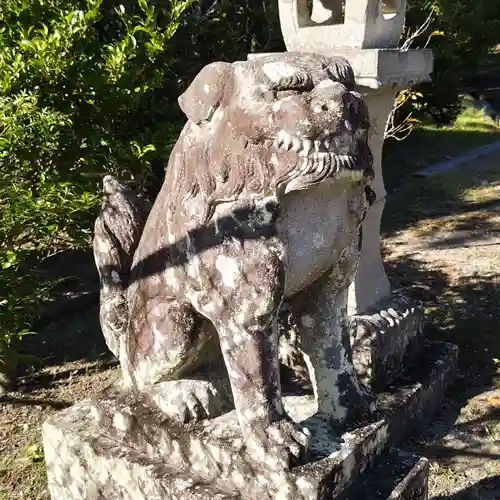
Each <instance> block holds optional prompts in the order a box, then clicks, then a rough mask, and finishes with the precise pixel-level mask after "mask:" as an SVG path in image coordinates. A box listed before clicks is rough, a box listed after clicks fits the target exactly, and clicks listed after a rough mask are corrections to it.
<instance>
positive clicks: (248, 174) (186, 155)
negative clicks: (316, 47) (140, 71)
mask: <svg viewBox="0 0 500 500" xmlns="http://www.w3.org/2000/svg"><path fill="white" fill-rule="evenodd" d="M325 78H327V79H329V80H330V81H331V82H332V84H333V82H338V84H341V85H342V86H344V87H343V88H345V89H346V91H351V90H352V89H353V88H354V83H355V80H354V74H353V71H352V68H351V66H350V65H349V63H348V62H347V61H346V60H345V59H343V58H340V57H338V58H328V57H322V56H318V55H308V54H293V53H290V54H288V57H287V58H286V60H284V58H283V54H279V55H269V56H263V57H260V58H256V59H254V60H250V61H245V62H236V63H234V64H230V63H221V62H219V63H213V64H210V65H208V66H206V67H205V68H204V69H203V70H202V71H201V72H200V73H199V74H198V75H197V76H196V78H195V79H194V81H193V83H192V84H191V86H190V87H189V88H188V89H187V91H186V92H185V93H184V94H183V95H182V96H181V97H180V98H179V104H180V106H181V109H182V110H183V111H184V113H185V114H186V116H187V117H188V122H187V124H186V125H185V127H184V129H183V131H182V133H181V136H180V137H179V140H178V142H177V144H176V145H175V147H174V149H173V151H172V154H171V157H170V161H169V165H168V167H167V172H166V179H165V181H166V183H167V185H168V186H169V188H170V189H169V191H170V198H169V201H168V207H166V209H167V214H168V215H167V216H169V217H170V218H171V217H174V216H175V215H174V213H178V212H179V210H181V211H182V210H183V208H182V207H184V206H185V205H189V204H190V203H192V202H195V201H196V203H195V204H196V209H195V213H193V211H191V212H190V216H191V217H192V218H193V220H194V219H196V222H197V223H199V224H204V223H206V222H207V220H209V219H210V218H211V216H212V215H213V212H214V209H215V207H216V206H217V205H218V204H220V203H224V202H229V201H235V200H237V199H238V198H239V197H241V195H242V194H244V193H245V194H247V195H249V196H251V195H253V194H266V195H279V191H280V188H281V186H285V185H287V184H288V183H290V182H291V181H293V182H294V183H295V184H294V185H296V186H298V188H299V189H304V188H306V187H308V185H312V184H315V183H318V182H320V181H321V180H322V179H323V178H324V177H325V176H326V175H327V174H329V173H331V172H329V169H330V170H332V169H333V171H335V168H337V169H338V168H340V167H339V165H337V164H336V163H335V161H330V160H329V159H328V161H326V164H325V163H323V164H321V169H320V170H321V171H323V175H321V173H318V172H312V170H314V169H316V170H317V169H318V161H317V158H316V160H313V159H312V158H299V157H297V155H296V154H293V151H294V147H295V146H294V145H295V142H293V145H292V146H290V147H291V150H292V151H291V152H290V151H280V152H279V154H280V155H281V156H280V157H282V158H283V159H282V161H280V162H277V160H276V157H277V156H276V151H275V150H273V146H274V147H279V145H280V142H279V141H280V140H282V141H284V142H285V144H286V140H287V139H286V137H285V136H283V135H280V133H281V134H283V132H280V131H279V130H277V129H276V128H275V127H274V128H273V124H272V115H273V113H279V111H280V105H281V102H285V100H286V98H287V95H288V94H293V95H295V96H301V95H306V98H307V93H308V92H310V91H311V90H312V89H313V87H314V86H315V85H316V86H318V82H319V81H323V80H324V79H325ZM287 93H288V94H287ZM339 100H340V103H339V109H340V111H339V113H342V112H343V109H341V106H340V105H341V104H342V102H341V98H340V97H339ZM295 115H296V113H295V112H294V111H293V110H291V111H290V112H289V116H288V117H287V118H286V119H287V120H288V121H289V122H293V121H294V120H298V118H295ZM304 122H305V120H304ZM295 126H296V124H294V123H291V125H290V127H289V128H290V130H291V132H292V133H293V132H296V130H294V128H295ZM289 136H290V137H291V135H290V134H289ZM294 137H295V136H294ZM297 137H298V138H297V139H296V140H300V137H301V135H300V132H298V135H297ZM302 138H303V139H305V140H307V136H306V134H305V133H304V134H303V135H302ZM294 140H295V139H294ZM290 141H292V139H290ZM308 142H310V143H313V142H314V141H308ZM291 144H292V143H291ZM299 147H300V146H297V148H299ZM328 158H329V157H328ZM278 163H279V165H278ZM325 165H326V166H325ZM348 168H354V165H352V166H351V167H348ZM299 179H300V180H299ZM185 215H186V214H185Z"/></svg>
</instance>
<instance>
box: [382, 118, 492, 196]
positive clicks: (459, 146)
mask: <svg viewBox="0 0 500 500" xmlns="http://www.w3.org/2000/svg"><path fill="white" fill-rule="evenodd" d="M498 140H500V133H499V129H498V128H497V127H496V126H495V125H494V124H490V123H487V122H485V123H481V124H480V128H478V129H477V130H470V129H469V130H460V129H447V128H441V129H435V128H432V129H425V128H424V129H417V130H415V131H414V132H413V133H412V134H411V135H410V136H409V137H408V138H407V139H405V140H404V141H403V142H397V141H394V140H387V141H386V142H385V144H384V150H383V160H382V161H383V165H384V181H385V187H386V189H387V191H388V192H391V191H394V190H396V189H398V188H400V187H401V186H403V185H404V184H405V183H406V182H408V181H411V178H412V176H413V175H414V174H415V172H417V171H418V170H421V169H422V168H426V167H430V166H431V165H433V164H435V163H439V162H440V161H444V160H447V159H450V156H449V155H452V156H453V157H455V156H458V155H460V154H462V153H466V152H469V151H470V150H472V149H475V148H476V147H480V146H484V145H485V144H489V143H491V142H494V141H498Z"/></svg>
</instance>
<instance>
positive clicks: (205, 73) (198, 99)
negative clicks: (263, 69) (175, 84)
mask: <svg viewBox="0 0 500 500" xmlns="http://www.w3.org/2000/svg"><path fill="white" fill-rule="evenodd" d="M232 82H233V65H232V64H230V63H225V62H215V63H212V64H209V65H208V66H205V67H204V68H203V69H202V70H201V71H200V72H199V73H198V74H197V75H196V77H195V79H194V80H193V82H192V83H191V85H190V86H189V87H188V89H187V90H186V92H184V94H182V95H181V96H180V97H179V99H178V102H179V106H180V107H181V109H182V111H183V112H184V114H185V115H186V116H187V117H188V119H189V120H190V121H192V122H194V123H196V124H197V125H200V124H201V123H202V122H206V121H209V120H210V119H211V118H212V116H213V114H214V112H215V110H216V109H217V108H218V107H219V106H220V104H221V102H223V101H224V97H225V96H226V95H228V93H229V92H230V91H231V88H232Z"/></svg>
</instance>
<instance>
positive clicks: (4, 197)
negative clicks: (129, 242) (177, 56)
mask: <svg viewBox="0 0 500 500" xmlns="http://www.w3.org/2000/svg"><path fill="white" fill-rule="evenodd" d="M191 3H192V0H175V1H171V2H169V3H168V5H167V6H164V7H157V6H155V5H153V4H152V3H151V2H149V0H137V2H135V1H134V2H130V5H128V6H124V5H120V6H117V7H116V6H114V4H113V2H107V3H106V2H105V1H103V0H84V1H78V0H47V1H44V0H36V1H28V0H4V2H3V3H2V9H1V11H0V283H1V284H2V285H1V290H0V368H1V367H3V369H4V370H7V369H8V368H12V367H13V366H15V365H16V363H17V361H18V358H16V357H15V356H14V351H13V350H12V342H13V339H15V338H16V337H17V338H19V337H22V336H23V335H25V334H27V333H30V332H31V325H32V323H33V320H34V319H35V318H36V316H37V315H38V314H39V312H40V303H41V300H42V299H43V298H44V297H46V295H47V294H48V293H49V291H50V288H51V286H53V284H54V283H55V282H57V279H56V278H55V280H54V281H53V282H47V281H44V280H43V279H42V278H40V277H38V273H37V266H36V264H37V263H38V262H40V260H42V259H44V258H45V257H47V256H49V255H51V254H53V253H55V252H58V251H59V250H62V249H67V248H76V247H81V246H85V245H88V243H89V239H90V236H91V228H92V221H93V218H94V215H95V210H96V207H97V206H98V204H99V198H100V196H99V181H100V178H101V176H102V174H103V173H104V172H111V173H115V174H118V175H120V177H122V178H123V177H125V178H128V180H129V181H131V182H132V183H133V184H135V187H136V188H138V189H139V190H144V189H145V186H146V184H147V182H148V180H149V179H150V177H151V161H154V160H156V161H158V162H162V161H163V160H164V159H165V157H166V154H167V152H168V146H169V143H170V142H171V141H172V140H173V133H174V132H175V128H176V125H175V124H174V125H172V119H171V117H170V116H169V112H170V110H171V108H172V106H168V105H166V103H165V99H164V92H163V86H164V75H165V73H166V71H167V70H168V65H169V58H168V56H166V53H167V51H166V49H167V46H168V42H169V40H170V39H171V38H172V36H173V35H174V34H175V32H176V30H177V29H178V27H179V25H180V23H181V17H182V13H183V12H184V10H185V9H186V8H188V7H189V6H190V5H191Z"/></svg>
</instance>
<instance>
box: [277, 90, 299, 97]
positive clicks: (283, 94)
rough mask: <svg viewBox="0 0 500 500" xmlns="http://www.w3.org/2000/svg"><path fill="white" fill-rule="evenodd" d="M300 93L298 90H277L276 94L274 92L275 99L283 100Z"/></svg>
mask: <svg viewBox="0 0 500 500" xmlns="http://www.w3.org/2000/svg"><path fill="white" fill-rule="evenodd" d="M300 93H301V91H300V90H278V92H276V98H277V99H285V98H286V97H292V96H294V95H299V94H300Z"/></svg>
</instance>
